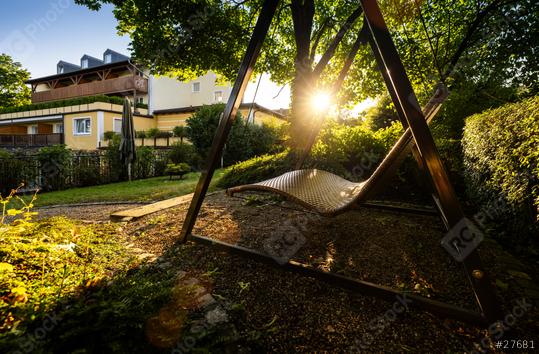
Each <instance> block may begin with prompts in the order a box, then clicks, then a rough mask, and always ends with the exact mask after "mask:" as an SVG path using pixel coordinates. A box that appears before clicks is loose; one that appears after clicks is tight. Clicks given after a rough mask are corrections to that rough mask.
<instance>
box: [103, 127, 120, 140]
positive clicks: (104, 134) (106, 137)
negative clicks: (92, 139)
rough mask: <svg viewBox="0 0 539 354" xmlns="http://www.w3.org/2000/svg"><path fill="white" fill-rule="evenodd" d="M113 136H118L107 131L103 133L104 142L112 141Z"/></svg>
mask: <svg viewBox="0 0 539 354" xmlns="http://www.w3.org/2000/svg"><path fill="white" fill-rule="evenodd" d="M115 135H118V133H116V132H113V131H110V130H109V131H106V132H104V133H103V139H105V141H109V140H112V139H114V136H115Z"/></svg>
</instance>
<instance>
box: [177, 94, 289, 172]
mask: <svg viewBox="0 0 539 354" xmlns="http://www.w3.org/2000/svg"><path fill="white" fill-rule="evenodd" d="M224 107H225V106H224V104H215V105H208V106H203V107H202V108H200V109H199V110H197V111H196V112H195V113H194V114H193V115H192V116H191V117H189V118H188V119H187V136H188V138H189V141H190V142H192V143H193V146H194V147H195V148H196V150H197V152H198V154H199V155H200V156H201V157H202V158H203V159H206V157H207V156H208V153H209V151H210V148H211V144H212V141H213V137H214V135H215V131H216V130H217V126H218V125H219V119H220V116H221V114H222V113H223V110H224ZM281 134H282V132H281V131H279V130H278V129H276V128H272V127H269V126H267V125H262V126H257V125H254V124H250V123H246V122H245V121H244V120H243V119H242V117H241V115H240V113H239V112H238V115H237V116H236V119H235V120H234V124H233V125H232V129H231V131H230V135H229V137H228V140H227V143H226V147H225V150H224V154H223V159H224V164H225V165H230V164H233V163H236V162H238V161H244V160H247V159H249V158H251V157H253V156H256V155H262V154H266V153H270V152H276V151H278V150H279V149H282V148H280V147H279V146H278V145H279V142H280V141H281V140H282V136H281Z"/></svg>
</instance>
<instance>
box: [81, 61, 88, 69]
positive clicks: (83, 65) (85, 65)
mask: <svg viewBox="0 0 539 354" xmlns="http://www.w3.org/2000/svg"><path fill="white" fill-rule="evenodd" d="M80 66H82V68H83V69H86V68H88V59H83V60H82V61H81V64H80Z"/></svg>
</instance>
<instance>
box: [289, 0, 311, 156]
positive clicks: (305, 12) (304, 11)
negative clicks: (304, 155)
mask: <svg viewBox="0 0 539 354" xmlns="http://www.w3.org/2000/svg"><path fill="white" fill-rule="evenodd" d="M291 9H292V20H293V22H294V32H295V39H296V48H297V52H296V58H295V65H294V66H295V68H294V69H295V76H294V80H293V82H292V87H291V91H292V97H291V101H292V102H291V110H292V111H291V123H292V125H291V132H290V135H291V147H292V148H293V149H294V150H301V149H302V148H303V147H304V146H305V143H306V141H307V138H308V132H309V131H310V130H309V118H310V117H309V114H310V109H309V108H310V107H309V106H310V103H311V102H310V98H311V96H312V91H311V90H312V84H313V82H312V72H313V69H312V65H313V63H312V59H311V57H310V54H311V53H310V48H311V32H312V26H313V18H314V1H313V0H304V1H301V0H292V3H291Z"/></svg>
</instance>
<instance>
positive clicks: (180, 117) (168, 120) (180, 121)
mask: <svg viewBox="0 0 539 354" xmlns="http://www.w3.org/2000/svg"><path fill="white" fill-rule="evenodd" d="M192 114H193V113H175V114H160V115H155V119H156V121H157V128H158V129H159V130H164V131H171V130H172V129H174V127H176V126H178V125H186V124H187V123H186V122H185V121H186V120H187V118H189V117H191V115H192Z"/></svg>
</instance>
